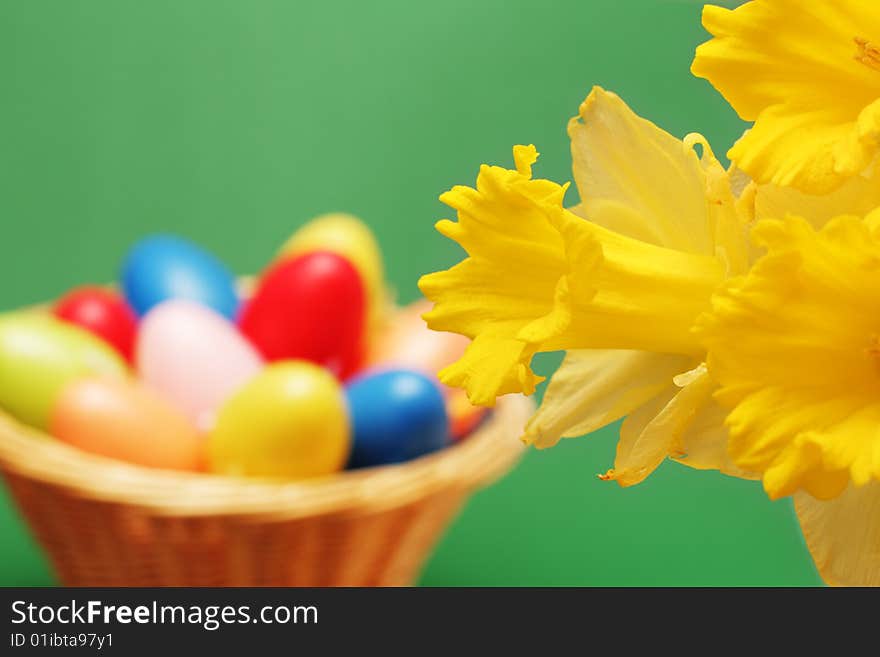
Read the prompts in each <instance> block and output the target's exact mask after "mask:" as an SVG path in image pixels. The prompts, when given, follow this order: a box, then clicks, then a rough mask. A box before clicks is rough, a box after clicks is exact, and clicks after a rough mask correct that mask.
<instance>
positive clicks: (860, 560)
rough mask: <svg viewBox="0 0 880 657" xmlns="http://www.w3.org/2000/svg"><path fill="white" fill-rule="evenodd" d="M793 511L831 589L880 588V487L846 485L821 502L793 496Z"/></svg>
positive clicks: (819, 568) (805, 494)
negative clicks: (834, 496) (839, 587)
mask: <svg viewBox="0 0 880 657" xmlns="http://www.w3.org/2000/svg"><path fill="white" fill-rule="evenodd" d="M794 504H795V510H796V511H797V515H798V520H800V523H801V529H802V531H803V533H804V538H805V539H806V542H807V547H808V548H809V550H810V554H811V555H812V557H813V561H815V562H816V567H817V568H818V570H819V574H820V575H821V576H822V579H824V580H825V582H826V583H828V584H830V585H832V586H880V484H878V483H876V482H875V483H871V484H867V485H865V486H862V487H860V488H857V487H855V486H852V485H851V486H849V487H848V488H847V489H846V490H845V491H844V492H843V493H842V494H841V495H840V496H839V497H837V498H835V499H833V500H829V501H820V500H817V499H815V498H813V497H811V496H810V495H808V494H807V493H798V494H797V495H795V496H794Z"/></svg>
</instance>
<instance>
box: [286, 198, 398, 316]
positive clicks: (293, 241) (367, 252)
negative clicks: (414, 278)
mask: <svg viewBox="0 0 880 657" xmlns="http://www.w3.org/2000/svg"><path fill="white" fill-rule="evenodd" d="M310 251H332V252H333V253H336V254H338V255H341V256H343V257H344V258H347V259H348V260H349V261H350V262H351V263H352V264H353V265H354V267H355V269H357V270H358V272H359V273H360V275H361V278H362V279H363V282H364V289H365V292H366V296H367V299H368V301H369V303H368V308H369V311H368V314H369V325H370V326H371V327H375V326H376V324H377V323H379V322H381V319H382V317H383V316H384V314H385V312H386V310H387V307H388V304H389V301H388V298H389V294H388V291H387V289H386V287H385V275H384V270H383V266H382V252H381V250H380V249H379V244H378V242H377V241H376V237H375V236H374V235H373V232H372V231H371V230H370V229H369V227H368V226H367V225H366V224H365V223H364V222H363V221H361V220H360V219H358V218H357V217H355V216H353V215H350V214H343V213H333V214H325V215H321V216H320V217H317V218H315V219H312V220H311V221H310V222H309V223H307V224H306V225H305V226H303V227H302V228H300V229H299V230H298V231H296V232H295V233H294V234H293V235H292V236H291V237H290V239H288V240H287V242H285V243H284V246H282V247H281V250H280V251H279V254H278V259H287V258H290V257H293V256H297V255H301V254H303V253H308V252H310Z"/></svg>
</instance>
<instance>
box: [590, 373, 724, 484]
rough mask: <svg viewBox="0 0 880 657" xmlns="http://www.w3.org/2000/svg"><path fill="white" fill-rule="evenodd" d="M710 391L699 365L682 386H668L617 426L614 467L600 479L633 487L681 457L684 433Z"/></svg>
mask: <svg viewBox="0 0 880 657" xmlns="http://www.w3.org/2000/svg"><path fill="white" fill-rule="evenodd" d="M713 390H714V383H713V381H712V380H711V378H710V377H709V375H708V374H707V373H706V371H705V367H703V366H701V369H700V370H698V371H697V373H696V375H695V376H693V377H692V378H691V380H689V381H688V382H687V383H686V384H685V385H684V386H683V387H681V388H679V387H677V386H670V387H669V388H667V390H666V391H664V392H662V393H660V394H659V395H658V396H657V397H655V398H654V399H653V400H652V401H651V402H649V403H648V404H646V405H645V406H644V407H643V408H641V409H638V410H637V411H635V412H634V413H633V414H632V415H630V416H629V417H628V418H627V419H626V420H625V421H624V423H623V426H622V427H621V430H620V442H618V444H617V458H616V459H615V461H614V468H613V469H612V470H609V471H608V472H607V473H606V474H605V475H603V477H602V478H603V479H613V480H615V481H617V483H619V484H620V485H621V486H633V485H635V484H638V483H641V482H642V481H643V480H644V479H645V478H646V477H647V476H648V475H649V474H651V473H652V472H653V471H654V470H655V469H656V468H657V466H659V465H660V464H661V463H662V462H663V460H664V459H666V458H667V457H668V456H676V457H680V456H682V455H683V453H684V449H685V447H684V443H683V436H684V434H685V431H687V429H688V427H689V426H690V425H691V423H692V422H693V420H694V417H696V415H697V412H698V411H699V410H700V408H702V407H703V406H704V405H705V404H706V403H708V402H709V401H710V399H711V395H712V391H713Z"/></svg>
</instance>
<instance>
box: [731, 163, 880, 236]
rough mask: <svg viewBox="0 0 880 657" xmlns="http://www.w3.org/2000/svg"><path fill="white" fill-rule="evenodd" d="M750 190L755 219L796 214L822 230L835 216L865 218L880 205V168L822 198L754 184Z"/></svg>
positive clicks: (782, 188) (850, 181)
mask: <svg viewBox="0 0 880 657" xmlns="http://www.w3.org/2000/svg"><path fill="white" fill-rule="evenodd" d="M749 191H750V192H751V199H752V209H751V213H752V215H753V216H754V218H755V219H756V220H760V219H784V218H785V217H786V216H788V215H795V216H797V217H803V218H804V219H806V220H807V221H809V222H810V224H811V225H812V226H813V227H814V228H816V229H820V228H822V227H823V226H824V225H825V224H826V223H828V222H829V221H830V220H831V219H833V218H834V217H839V216H840V215H843V214H853V215H858V216H864V215H867V214H868V213H869V212H871V211H872V210H874V208H876V207H878V206H880V167H876V166H875V167H873V168H872V169H871V170H870V171H869V172H867V173H866V174H865V175H858V176H853V177H852V178H850V179H848V180H847V181H846V182H845V183H843V184H842V185H841V186H840V187H838V188H837V189H835V190H834V191H832V192H830V193H828V194H823V195H819V196H817V195H812V194H804V193H803V192H801V191H799V190H797V189H794V188H793V187H780V186H778V185H758V184H756V183H754V182H751V183H749Z"/></svg>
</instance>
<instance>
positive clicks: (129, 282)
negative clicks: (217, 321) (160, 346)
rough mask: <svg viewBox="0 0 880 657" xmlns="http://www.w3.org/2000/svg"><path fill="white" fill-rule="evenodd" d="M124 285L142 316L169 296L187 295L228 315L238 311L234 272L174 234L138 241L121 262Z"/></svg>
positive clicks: (135, 308)
mask: <svg viewBox="0 0 880 657" xmlns="http://www.w3.org/2000/svg"><path fill="white" fill-rule="evenodd" d="M122 289H123V292H124V293H125V298H126V300H127V301H128V303H129V305H130V306H131V307H132V308H133V309H134V311H135V312H136V313H137V314H138V315H139V316H142V315H145V314H146V313H147V312H148V311H149V310H150V309H151V308H152V307H153V306H155V305H156V304H159V303H161V302H162V301H167V300H168V299H188V300H189V301H194V302H196V303H200V304H202V305H203V306H207V307H208V308H211V309H212V310H214V311H216V312H218V313H220V314H221V315H223V316H224V317H227V318H229V319H234V318H235V316H236V313H237V312H238V306H239V300H238V294H237V292H236V288H235V279H234V278H233V276H232V273H231V272H230V271H229V270H228V269H227V268H226V267H225V266H224V265H223V263H221V262H220V261H219V260H217V258H215V257H214V256H213V255H211V254H210V253H208V252H206V251H204V250H202V249H201V248H200V247H198V246H196V245H195V244H193V243H192V242H189V241H187V240H185V239H182V238H180V237H174V236H172V235H156V236H154V237H148V238H146V239H144V240H141V241H140V242H138V243H137V244H135V246H134V247H133V248H132V249H131V250H130V251H129V252H128V255H127V256H126V258H125V261H124V263H123V266H122Z"/></svg>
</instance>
